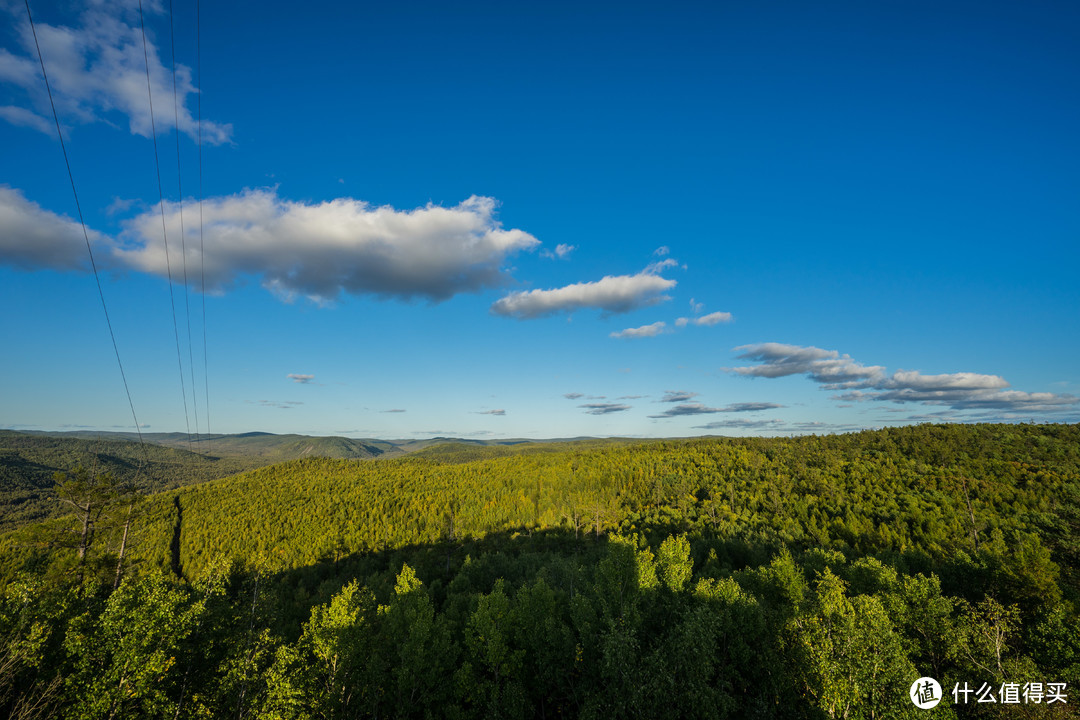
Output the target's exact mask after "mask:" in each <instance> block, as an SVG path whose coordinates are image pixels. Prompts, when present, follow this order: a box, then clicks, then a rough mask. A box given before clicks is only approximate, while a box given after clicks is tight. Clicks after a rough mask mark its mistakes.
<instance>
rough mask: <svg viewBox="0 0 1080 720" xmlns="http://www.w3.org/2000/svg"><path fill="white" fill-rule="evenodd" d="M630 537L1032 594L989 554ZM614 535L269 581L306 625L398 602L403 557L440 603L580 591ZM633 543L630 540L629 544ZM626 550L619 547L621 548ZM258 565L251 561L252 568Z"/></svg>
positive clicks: (527, 542) (739, 556)
mask: <svg viewBox="0 0 1080 720" xmlns="http://www.w3.org/2000/svg"><path fill="white" fill-rule="evenodd" d="M637 532H638V533H639V534H637V535H636V536H634V537H631V538H630V539H631V540H632V541H636V543H637V544H638V545H639V547H644V545H642V543H647V545H648V546H649V547H650V548H651V549H652V550H653V551H654V552H655V551H656V550H657V549H658V548H659V546H660V544H661V542H662V541H663V540H664V539H665V538H667V537H672V536H676V535H679V534H682V533H686V534H687V536H688V539H689V542H690V548H691V560H692V561H693V574H694V577H695V578H701V577H705V578H714V579H719V578H722V577H730V576H732V575H733V574H737V573H739V572H741V571H746V570H752V569H755V568H761V567H763V566H767V565H768V564H769V563H770V562H772V561H773V560H774V559H775V558H776V557H777V556H778V555H779V554H780V553H782V552H784V551H789V552H790V553H791V554H792V555H793V557H794V558H795V560H796V562H797V564H798V565H799V566H800V567H801V568H802V569H803V571H804V573H805V576H806V578H805V579H806V580H807V582H808V583H813V582H814V580H815V578H816V577H817V576H818V574H819V573H823V572H824V571H825V569H826V568H829V569H832V570H834V571H839V572H840V573H841V574H845V571H844V568H845V566H847V565H849V564H850V563H851V562H854V561H855V560H856V559H857V558H859V557H866V556H872V557H874V558H876V559H877V560H878V561H880V562H881V563H882V564H883V565H885V566H887V567H891V568H893V569H894V570H896V571H897V572H898V573H900V574H907V575H914V574H919V573H921V574H923V575H927V576H929V575H931V574H935V575H937V576H938V577H939V578H940V580H941V582H942V589H943V590H944V591H945V592H946V593H947V594H950V595H955V596H958V597H964V598H966V599H968V600H970V601H972V602H976V601H978V600H980V599H982V598H983V597H984V596H985V595H986V594H992V595H994V596H996V597H999V598H1002V599H1004V600H1006V601H1021V602H1022V601H1023V598H1021V597H1014V596H1015V595H1016V593H1015V592H1013V591H1012V589H1010V588H1009V587H1004V586H1003V585H1002V581H1001V566H1000V563H999V562H995V561H993V559H988V558H987V557H985V556H976V557H969V556H968V555H966V554H959V555H957V556H952V557H943V558H932V557H931V556H929V555H928V554H926V553H925V552H922V551H920V550H914V551H906V552H896V551H885V550H883V551H880V552H870V553H866V552H860V551H855V550H853V549H847V551H846V552H841V551H840V550H837V549H825V548H821V547H816V546H810V545H807V544H790V543H783V542H781V541H780V540H778V539H775V538H768V537H726V538H725V537H720V536H717V535H715V534H712V533H707V532H706V533H703V532H702V530H701V528H696V529H694V530H691V528H689V527H687V526H686V525H685V524H682V523H668V524H654V525H649V526H647V527H642V528H637ZM610 545H611V543H610V539H609V536H608V535H607V534H604V533H600V534H594V533H575V532H574V531H573V530H571V529H568V528H548V529H542V530H541V529H535V528H532V529H530V528H516V529H508V530H504V531H501V532H493V533H489V534H487V535H485V536H484V537H480V538H462V539H459V540H457V541H454V542H450V541H446V540H444V541H441V542H438V543H427V544H409V545H404V546H400V547H394V548H385V549H381V550H376V551H371V552H354V553H347V554H346V553H342V554H340V555H337V556H336V557H335V556H330V555H327V556H324V557H323V558H322V559H320V560H319V561H318V562H316V563H313V564H311V565H306V566H303V567H298V568H292V569H288V570H280V571H275V572H272V573H269V574H268V575H267V576H265V578H266V581H267V582H266V583H265V586H266V587H268V588H273V589H274V590H273V591H274V592H275V593H276V594H277V598H276V600H277V602H276V603H275V604H276V605H277V606H278V610H279V612H280V613H281V615H280V616H279V622H280V623H281V625H280V626H279V629H281V630H282V631H285V632H286V633H287V634H290V635H291V634H293V633H297V632H299V628H300V625H301V624H302V623H304V622H306V621H307V619H308V618H309V616H310V613H311V608H312V607H314V606H315V605H319V604H324V603H328V602H329V601H330V600H331V598H332V597H333V596H334V595H335V594H337V593H338V592H339V591H340V590H341V589H342V588H343V587H344V586H345V585H346V584H348V583H349V582H351V581H353V580H356V581H357V582H359V583H360V584H361V585H364V586H366V587H367V588H369V589H370V590H371V591H372V592H373V593H374V594H375V596H376V598H378V600H379V601H380V602H383V603H386V602H389V601H390V599H391V598H392V596H393V591H394V582H395V579H396V577H397V575H398V573H400V572H401V570H402V566H403V565H406V564H407V565H409V566H410V567H411V568H412V569H413V570H414V571H415V572H416V575H417V577H419V578H420V580H421V581H422V582H423V583H424V585H425V586H426V587H427V590H428V593H429V595H430V597H431V599H432V601H433V603H434V606H435V607H436V608H437V609H443V608H444V605H445V603H446V601H447V599H448V597H450V596H451V595H461V594H462V593H463V592H464V593H469V592H472V593H487V592H490V591H491V589H492V588H493V587H494V586H495V583H496V581H498V580H500V579H501V580H503V581H504V582H505V584H506V585H507V586H508V587H521V586H523V585H526V584H529V583H532V582H535V581H536V579H538V578H543V579H544V581H545V582H546V583H547V584H548V586H550V587H552V588H553V589H555V590H557V591H560V592H564V593H567V595H568V596H570V597H572V596H573V595H574V593H575V592H576V591H580V590H581V589H583V587H582V585H583V584H584V583H589V582H592V577H593V573H594V571H595V569H596V567H597V566H598V564H599V563H600V562H601V560H603V559H604V558H605V557H608V556H609V555H610V553H611V549H610ZM623 547H624V548H625V547H627V546H625V545H624V546H623ZM616 552H617V551H616ZM248 571H250V568H249V569H248Z"/></svg>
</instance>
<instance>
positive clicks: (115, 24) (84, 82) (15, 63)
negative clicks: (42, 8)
mask: <svg viewBox="0 0 1080 720" xmlns="http://www.w3.org/2000/svg"><path fill="white" fill-rule="evenodd" d="M128 5H130V3H128ZM11 12H12V18H13V20H14V22H15V23H16V27H17V30H16V35H17V37H18V43H19V45H20V48H19V51H21V52H18V54H17V53H16V52H12V51H11V50H8V49H0V83H5V84H8V85H13V86H15V87H18V88H20V89H21V90H22V91H24V93H25V96H26V104H25V106H22V105H9V106H5V107H3V108H0V118H3V119H4V120H6V121H8V122H9V123H12V124H14V125H20V126H23V127H30V128H34V129H36V130H40V131H42V132H46V133H53V132H55V126H54V124H53V119H52V110H51V109H50V108H49V99H48V96H47V94H46V91H45V83H44V80H43V79H42V77H41V66H40V65H39V64H38V57H37V50H36V49H35V47H34V37H33V34H32V33H31V30H30V24H29V22H28V21H27V20H26V14H25V13H24V12H22V6H21V5H19V6H14V5H12V6H11ZM35 26H36V28H37V37H38V41H39V43H40V44H41V54H42V56H43V57H44V60H45V69H46V71H47V72H48V73H49V83H50V85H51V86H52V93H53V99H54V100H55V102H56V107H57V112H58V114H59V115H60V118H61V122H62V123H64V124H87V123H92V122H113V121H114V120H116V119H118V116H123V117H125V118H126V120H127V124H128V126H129V128H130V130H131V132H132V133H134V134H136V135H142V136H143V137H150V135H151V133H152V130H151V122H150V102H149V98H148V97H147V93H146V72H147V64H149V70H150V85H151V87H152V89H153V93H154V96H155V97H157V98H160V99H161V105H162V107H168V108H169V111H168V112H158V113H156V114H155V117H154V120H155V122H156V123H157V131H158V132H159V133H162V132H168V131H169V130H171V129H173V128H174V127H176V126H177V120H179V129H180V131H181V132H183V133H185V134H187V135H189V136H190V137H191V138H192V139H195V138H197V135H198V124H197V121H196V120H195V118H194V117H193V116H192V111H191V109H190V104H191V103H192V101H193V98H194V96H195V95H196V94H197V93H198V92H199V91H198V89H197V88H196V87H195V85H194V84H193V83H192V75H191V68H189V67H186V66H184V65H182V64H179V63H178V64H177V66H176V92H177V101H178V108H177V113H175V114H176V115H178V118H177V117H174V113H173V112H172V111H171V110H172V102H171V99H172V91H173V76H172V68H171V62H170V63H169V64H168V65H166V63H165V62H163V61H162V58H161V57H160V56H159V51H158V48H157V47H156V46H155V45H154V43H153V39H152V38H151V37H150V34H149V33H148V34H147V38H146V43H147V45H146V54H145V55H144V54H143V38H142V32H141V31H140V29H139V25H138V15H137V10H135V9H134V8H132V7H124V3H90V4H89V7H88V8H87V9H86V10H85V11H84V12H83V14H82V16H81V17H80V18H79V23H78V24H77V25H75V26H66V25H49V24H47V23H43V22H35ZM166 96H168V100H169V101H168V102H166ZM202 135H203V141H204V142H208V143H212V144H220V143H224V142H228V140H229V138H230V136H231V135H232V126H231V125H228V124H222V123H216V122H212V121H209V120H206V119H205V118H204V119H203V122H202Z"/></svg>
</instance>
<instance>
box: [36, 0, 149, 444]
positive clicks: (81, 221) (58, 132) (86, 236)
mask: <svg viewBox="0 0 1080 720" xmlns="http://www.w3.org/2000/svg"><path fill="white" fill-rule="evenodd" d="M23 2H24V4H25V5H26V19H27V20H29V21H30V32H31V33H33V36H34V47H35V48H36V49H37V55H38V63H40V64H41V75H42V77H44V78H45V90H46V91H47V92H48V94H49V106H50V107H51V108H52V114H53V121H54V122H55V123H56V135H57V137H58V138H60V149H61V150H62V151H63V153H64V165H65V167H67V174H68V180H69V181H70V182H71V194H72V195H73V196H74V197H75V209H76V210H77V211H78V213H79V224H80V225H81V226H82V233H83V240H85V241H86V252H87V254H88V255H89V256H90V267H91V268H93V270H94V282H95V283H96V284H97V291H98V298H100V299H101V310H102V312H103V313H104V314H105V324H106V325H107V326H108V328H109V339H110V340H112V346H113V353H115V354H116V365H117V367H119V368H120V379H121V380H122V381H123V383H124V394H125V395H126V396H127V401H128V407H129V408H131V419H132V421H134V423H135V432H136V433H138V435H139V445H140V446H142V449H143V455H144V458H145V461H146V462H149V455H147V452H146V443H145V442H144V441H143V436H142V428H141V427H139V418H138V416H137V415H136V414H135V403H134V402H133V401H132V399H131V389H130V388H129V387H128V381H127V375H126V374H125V373H124V363H123V362H122V361H121V360H120V348H119V347H118V346H117V344H116V333H114V332H113V326H112V320H111V319H110V318H109V308H108V306H107V305H106V303H105V292H104V290H102V288H101V276H100V275H99V274H98V269H97V262H95V261H94V251H93V250H92V249H91V248H90V236H89V234H88V233H87V231H86V220H85V219H84V218H83V212H82V205H81V204H80V203H79V191H78V190H76V189H75V174H74V173H72V171H71V160H70V159H69V158H68V152H67V145H66V144H65V143H64V133H63V132H62V131H61V130H60V115H59V114H58V113H57V112H56V102H55V101H54V100H53V94H52V86H51V84H50V83H49V74H48V73H47V72H46V71H45V59H44V57H43V56H42V54H41V44H40V43H39V42H38V36H37V28H36V27H35V26H34V16H33V15H32V14H31V13H30V0H23Z"/></svg>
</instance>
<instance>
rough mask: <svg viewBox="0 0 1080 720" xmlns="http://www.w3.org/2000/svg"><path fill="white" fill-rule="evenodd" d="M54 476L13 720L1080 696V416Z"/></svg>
mask: <svg viewBox="0 0 1080 720" xmlns="http://www.w3.org/2000/svg"><path fill="white" fill-rule="evenodd" d="M60 480H61V481H62V482H60V483H59V484H58V487H59V488H60V490H59V494H60V496H61V497H62V498H66V499H67V500H68V505H69V507H79V508H87V507H90V508H92V510H79V511H77V513H76V514H75V515H67V516H63V517H54V518H51V519H49V520H46V521H45V522H42V523H36V524H33V525H28V526H26V527H23V528H20V529H18V530H15V531H12V532H8V533H7V534H6V535H4V536H2V537H0V553H2V554H0V562H2V566H0V570H2V577H3V592H2V597H0V704H2V705H3V708H4V711H6V712H7V713H8V715H9V716H11V717H23V718H29V717H53V716H59V717H71V718H114V717H116V718H118V717H131V718H143V717H147V718H151V717H152V718H156V717H162V718H164V717H168V718H181V717H183V718H189V717H236V718H352V717H461V718H473V717H477V718H478V717H523V718H548V717H589V718H591V717H665V718H682V717H715V718H743V717H763V718H894V717H896V718H903V717H918V716H921V715H923V714H926V715H927V716H932V717H943V718H947V717H954V718H967V717H1003V718H1029V717H1053V718H1059V717H1061V718H1064V717H1078V716H1080V714H1078V713H1077V711H1076V708H1077V706H1078V705H1080V622H1078V610H1080V582H1078V581H1080V426H1077V425H972V426H931V425H923V426H916V427H906V428H890V429H884V430H880V431H874V432H863V433H855V434H850V435H840V436H826V437H818V436H810V437H801V438H790V439H782V438H773V439H757V438H749V439H716V438H710V439H690V440H662V441H633V442H631V441H615V440H612V441H584V442H569V443H544V444H531V443H521V444H513V445H496V446H477V445H472V446H467V445H442V446H434V447H431V448H429V449H427V450H424V451H422V452H419V453H415V454H413V455H409V456H406V457H402V458H397V459H386V460H382V459H379V460H367V461H351V460H334V459H325V458H308V459H302V460H295V461H291V462H286V463H281V464H278V465H272V466H267V467H262V468H259V469H255V470H252V471H249V472H245V473H242V474H239V475H235V476H232V477H226V478H221V479H217V480H211V481H209V482H203V483H199V484H192V485H189V486H186V487H180V488H176V489H172V490H168V491H165V492H159V493H156V494H153V495H149V496H144V495H140V494H138V493H134V492H131V491H130V489H129V490H128V491H123V484H122V483H118V482H117V481H116V479H115V478H113V477H110V476H109V475H107V474H102V473H96V474H95V473H90V472H86V471H82V472H80V471H76V470H74V469H71V470H69V471H68V472H67V474H66V475H64V476H63V477H62V478H60ZM88 522H89V525H88ZM88 527H89V532H88V529H87V528H88ZM922 676H932V677H934V678H936V679H937V680H938V681H939V682H940V684H941V686H942V688H943V692H944V700H943V701H942V702H941V704H940V705H938V706H937V707H936V708H934V709H933V710H919V709H917V708H916V707H915V706H914V705H913V704H912V702H911V701H910V699H909V697H908V690H909V687H910V686H911V684H912V682H913V681H914V680H916V679H917V678H919V677H922ZM954 687H956V688H957V689H958V690H959V689H961V688H965V689H967V688H969V689H970V690H971V692H970V693H967V694H964V693H963V692H960V693H959V694H958V695H956V696H955V697H954V695H953V692H952V691H953V689H954ZM989 698H993V701H991V700H990V699H989ZM965 699H966V702H964V700H965ZM980 700H981V702H980ZM1013 700H1015V702H1013Z"/></svg>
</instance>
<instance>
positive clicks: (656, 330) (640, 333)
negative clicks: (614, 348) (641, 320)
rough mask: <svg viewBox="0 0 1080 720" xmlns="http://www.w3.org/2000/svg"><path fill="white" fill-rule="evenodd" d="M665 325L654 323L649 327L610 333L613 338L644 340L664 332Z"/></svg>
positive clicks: (643, 326)
mask: <svg viewBox="0 0 1080 720" xmlns="http://www.w3.org/2000/svg"><path fill="white" fill-rule="evenodd" d="M666 327H667V324H666V323H665V322H664V321H663V320H661V321H659V322H654V323H653V324H651V325H642V326H641V327H636V328H626V329H625V330H619V331H618V332H613V333H611V337H613V338H644V337H656V336H657V335H659V334H661V333H662V332H664V328H666Z"/></svg>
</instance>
